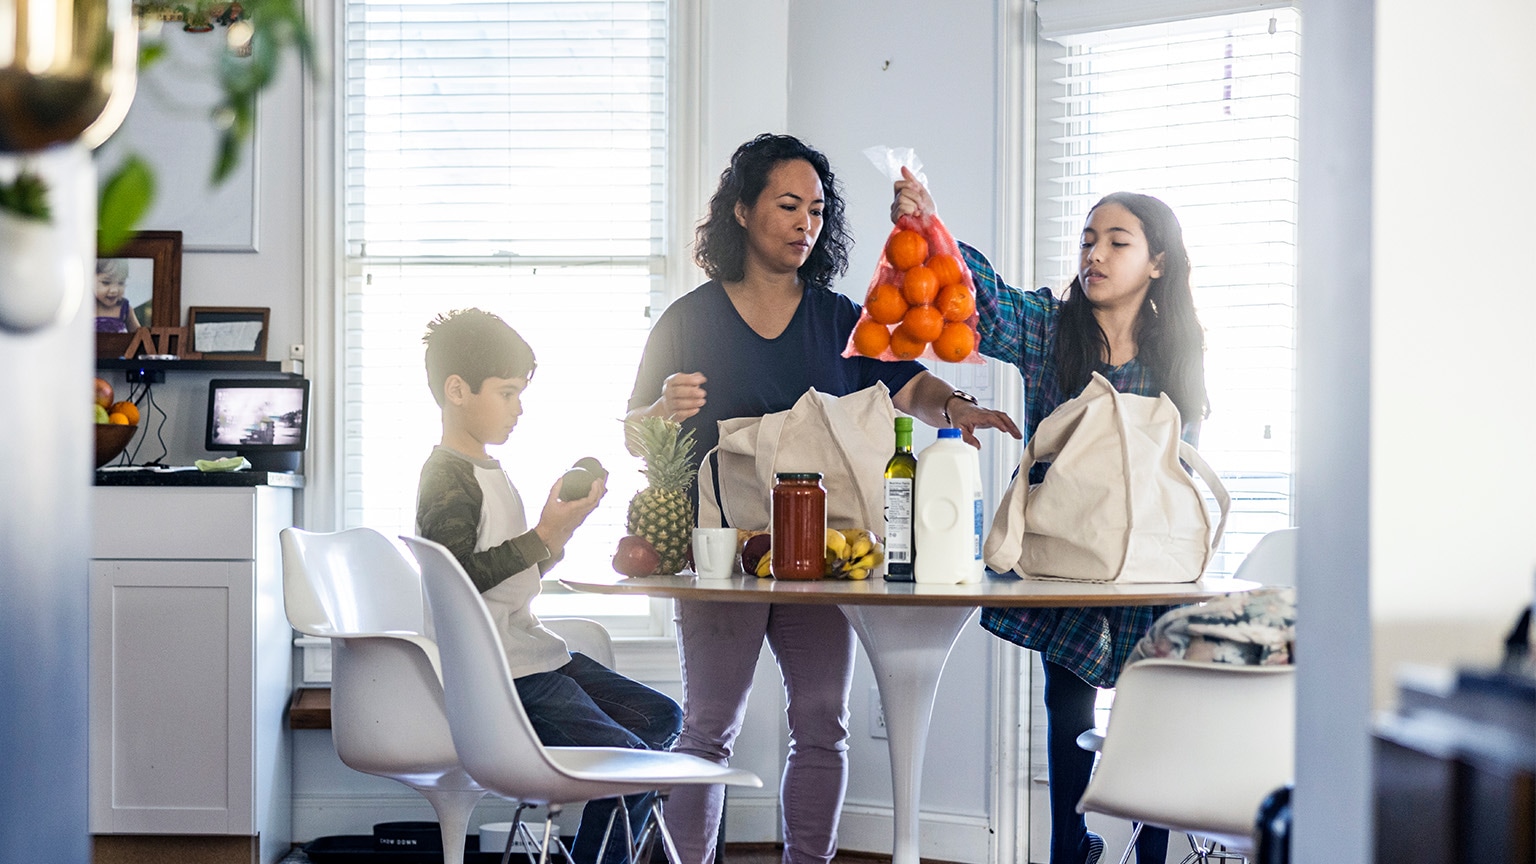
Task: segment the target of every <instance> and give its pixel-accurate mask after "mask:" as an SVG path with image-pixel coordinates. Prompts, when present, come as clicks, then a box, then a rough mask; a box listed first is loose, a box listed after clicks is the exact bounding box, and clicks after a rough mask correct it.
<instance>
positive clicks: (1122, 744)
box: [1077, 528, 1297, 864]
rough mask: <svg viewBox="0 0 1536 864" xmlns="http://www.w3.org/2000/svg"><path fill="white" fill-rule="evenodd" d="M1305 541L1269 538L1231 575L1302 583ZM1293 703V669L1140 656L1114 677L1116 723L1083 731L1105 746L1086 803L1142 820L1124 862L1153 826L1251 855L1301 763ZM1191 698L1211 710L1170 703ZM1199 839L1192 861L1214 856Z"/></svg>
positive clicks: (1289, 532) (1091, 745)
mask: <svg viewBox="0 0 1536 864" xmlns="http://www.w3.org/2000/svg"><path fill="white" fill-rule="evenodd" d="M1296 540H1297V529H1296V528H1282V529H1279V530H1277V531H1271V532H1270V533H1268V534H1265V535H1264V536H1263V537H1261V538H1260V539H1259V542H1258V543H1257V544H1255V545H1254V547H1253V549H1252V551H1250V552H1249V553H1248V555H1247V557H1245V558H1244V559H1243V563H1242V564H1240V565H1238V568H1237V572H1235V573H1233V574H1232V575H1233V577H1234V578H1238V579H1247V580H1250V581H1253V582H1260V583H1263V584H1264V585H1268V586H1280V587H1289V586H1294V585H1295V584H1296ZM1295 700H1296V683H1295V667H1294V666H1235V665H1230V664H1223V663H1197V662H1189V661H1184V660H1142V661H1139V662H1137V663H1132V664H1131V665H1129V666H1127V667H1125V671H1124V672H1122V673H1120V679H1119V680H1118V681H1117V682H1116V683H1115V705H1114V708H1113V709H1112V710H1111V711H1110V715H1109V728H1108V730H1106V732H1105V733H1104V734H1103V735H1102V736H1101V735H1100V734H1099V733H1098V732H1097V731H1096V730H1093V729H1089V730H1088V731H1086V732H1084V733H1083V734H1081V735H1079V736H1078V739H1077V740H1078V746H1080V747H1082V748H1084V749H1086V750H1096V751H1099V752H1100V754H1101V755H1100V757H1099V764H1098V766H1097V767H1096V768H1095V769H1094V775H1093V779H1092V780H1091V781H1090V782H1089V784H1088V791H1087V792H1086V793H1084V795H1083V798H1082V800H1081V801H1080V802H1079V803H1078V806H1077V809H1078V811H1079V812H1082V813H1103V814H1106V815H1109V816H1116V817H1120V818H1124V819H1129V820H1131V821H1133V822H1136V823H1137V825H1136V829H1135V833H1133V834H1132V835H1131V843H1130V846H1128V847H1127V848H1126V850H1125V854H1124V855H1122V856H1121V858H1120V862H1121V864H1125V862H1126V861H1128V860H1129V859H1130V855H1131V850H1132V849H1133V848H1134V847H1135V845H1136V835H1137V834H1139V833H1140V832H1141V826H1142V824H1144V823H1145V824H1152V825H1157V826H1160V827H1163V828H1168V829H1171V830H1174V831H1180V832H1183V833H1186V834H1190V835H1199V836H1201V837H1204V838H1206V839H1209V840H1212V841H1214V842H1216V843H1220V844H1221V845H1222V846H1223V847H1224V848H1226V849H1228V850H1230V851H1232V852H1235V853H1237V854H1238V855H1242V856H1245V857H1246V856H1248V855H1250V854H1251V853H1252V851H1253V847H1254V837H1253V832H1254V828H1255V826H1256V820H1257V816H1258V810H1259V805H1260V804H1261V803H1262V802H1263V800H1264V798H1265V797H1266V796H1268V795H1269V794H1270V793H1271V792H1273V791H1274V790H1276V789H1277V788H1279V787H1281V786H1283V785H1285V784H1287V783H1289V782H1291V779H1292V776H1293V773H1294V771H1295V768H1294V765H1295V723H1296V713H1295ZM1188 705H1195V706H1211V710H1210V711H1209V712H1203V711H1195V712H1190V711H1187V710H1176V709H1173V708H1170V707H1169V706H1188ZM1190 844H1191V846H1192V847H1193V848H1194V850H1195V851H1194V852H1193V853H1191V855H1190V857H1189V858H1186V859H1185V860H1186V861H1188V860H1191V859H1197V860H1205V859H1206V858H1207V857H1208V856H1211V855H1212V853H1210V852H1209V851H1208V850H1207V849H1206V848H1205V847H1203V846H1200V845H1198V844H1196V842H1195V838H1194V836H1191V837H1190ZM1216 855H1217V857H1231V856H1226V855H1222V854H1220V853H1216Z"/></svg>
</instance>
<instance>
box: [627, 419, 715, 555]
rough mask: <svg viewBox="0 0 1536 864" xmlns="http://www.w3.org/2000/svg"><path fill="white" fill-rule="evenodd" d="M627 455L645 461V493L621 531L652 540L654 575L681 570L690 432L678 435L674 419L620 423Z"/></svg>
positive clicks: (689, 518)
mask: <svg viewBox="0 0 1536 864" xmlns="http://www.w3.org/2000/svg"><path fill="white" fill-rule="evenodd" d="M624 426H625V429H624V434H625V435H626V436H627V438H628V440H629V444H630V450H632V451H633V452H635V453H637V454H639V456H640V458H641V459H644V460H645V468H644V469H642V470H641V472H640V473H642V474H644V475H645V479H646V482H647V483H648V484H649V485H648V486H646V488H644V489H641V490H640V491H639V492H636V493H635V497H634V498H631V499H630V501H629V519H628V521H627V522H626V526H627V528H628V530H629V533H631V534H638V535H640V536H641V537H644V538H645V539H647V540H649V541H651V545H652V546H654V547H656V552H657V554H659V555H660V556H661V563H660V564H658V565H656V572H657V573H661V574H672V573H677V572H679V571H681V570H682V569H683V566H684V564H685V563H686V558H687V555H688V545H689V543H690V542H691V541H692V537H693V502H692V501H691V500H689V498H688V486H689V485H690V484H692V483H693V478H694V475H695V474H697V473H698V469H696V468H695V467H694V466H693V432H692V431H691V430H690V431H689V432H688V433H687V434H685V435H684V434H680V433H681V432H682V429H683V426H682V424H681V423H678V422H677V421H675V420H666V419H663V418H661V417H646V418H644V419H641V420H628V421H625V423H624Z"/></svg>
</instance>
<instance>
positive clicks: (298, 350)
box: [288, 342, 304, 360]
mask: <svg viewBox="0 0 1536 864" xmlns="http://www.w3.org/2000/svg"><path fill="white" fill-rule="evenodd" d="M288 359H289V360H303V359H304V344H303V343H301V342H295V343H294V344H292V345H289V346H288Z"/></svg>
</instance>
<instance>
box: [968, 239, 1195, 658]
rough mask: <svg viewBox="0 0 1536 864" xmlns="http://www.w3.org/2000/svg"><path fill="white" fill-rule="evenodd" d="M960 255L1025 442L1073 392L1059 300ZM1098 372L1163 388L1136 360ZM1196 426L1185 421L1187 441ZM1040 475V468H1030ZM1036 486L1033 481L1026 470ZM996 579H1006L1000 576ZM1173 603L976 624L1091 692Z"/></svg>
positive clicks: (1001, 616)
mask: <svg viewBox="0 0 1536 864" xmlns="http://www.w3.org/2000/svg"><path fill="white" fill-rule="evenodd" d="M960 253H961V255H962V256H964V258H965V263H966V266H968V267H970V268H971V276H972V278H973V279H974V280H975V282H976V309H977V311H978V313H979V314H980V316H981V326H980V328H979V331H980V334H979V335H980V336H981V346H980V350H981V353H982V354H984V355H986V356H988V357H993V358H996V359H998V360H1001V361H1003V362H1005V363H1009V364H1012V365H1013V366H1015V367H1017V368H1018V370H1019V374H1020V375H1021V376H1023V379H1024V423H1023V426H1024V440H1026V441H1028V440H1029V439H1030V438H1031V437H1032V436H1033V435H1034V434H1035V428H1036V427H1037V426H1039V425H1040V421H1041V420H1043V419H1045V417H1046V416H1048V415H1049V414H1050V413H1051V412H1052V411H1054V410H1056V406H1058V405H1060V404H1061V403H1062V402H1065V401H1067V399H1069V398H1071V397H1072V396H1076V395H1077V394H1076V393H1071V394H1064V393H1062V391H1061V385H1060V384H1059V383H1058V382H1057V380H1056V356H1055V341H1056V323H1057V321H1058V320H1059V319H1060V317H1061V301H1060V300H1058V299H1057V298H1056V297H1055V296H1054V295H1052V294H1051V292H1050V289H1048V288H1041V289H1039V290H1037V291H1032V292H1025V291H1020V290H1018V289H1015V288H1011V287H1009V286H1008V285H1006V284H1004V283H1003V281H1002V280H1001V279H999V278H998V275H997V271H996V270H995V269H994V268H993V267H992V263H991V262H990V261H988V260H987V259H986V256H984V255H982V254H981V253H980V252H977V251H976V250H975V249H973V248H971V247H970V246H967V245H965V244H964V243H961V244H960ZM1098 371H1099V373H1100V374H1101V375H1103V376H1104V377H1105V378H1107V379H1109V383H1111V384H1113V385H1114V387H1115V389H1116V390H1119V391H1120V392H1122V393H1135V394H1138V395H1143V396H1156V395H1157V394H1158V392H1159V391H1160V390H1161V389H1162V388H1160V387H1158V386H1157V384H1156V383H1155V382H1154V381H1153V380H1152V375H1151V373H1150V371H1149V370H1147V369H1146V368H1145V367H1143V366H1142V364H1141V362H1140V361H1138V360H1134V359H1133V360H1131V361H1130V362H1129V363H1126V364H1124V365H1121V366H1107V365H1101V366H1100V367H1099V369H1098ZM1195 428H1197V424H1186V426H1185V432H1184V437H1185V438H1190V437H1191V435H1192V434H1193V430H1194V429H1195ZM1035 471H1036V472H1040V473H1043V472H1044V467H1043V466H1039V465H1037V466H1035ZM1031 479H1032V480H1033V481H1035V482H1038V480H1039V476H1038V475H1037V474H1035V473H1034V472H1032V473H1031ZM1001 578H1008V577H1007V576H1003V577H1001ZM1171 608H1174V607H1171V606H1112V607H1090V608H1082V609H982V610H981V626H983V627H985V628H986V629H987V630H989V631H991V632H992V633H993V634H995V635H997V636H1000V637H1002V638H1003V639H1007V640H1008V641H1009V642H1012V643H1014V644H1016V645H1022V646H1023V647H1025V648H1029V649H1031V650H1034V651H1039V652H1040V653H1041V654H1044V655H1045V658H1046V659H1047V660H1050V661H1052V662H1054V663H1058V664H1060V665H1062V666H1065V667H1067V668H1068V669H1070V670H1072V671H1073V672H1074V673H1076V674H1077V676H1078V677H1079V678H1082V679H1083V680H1084V681H1086V682H1088V683H1089V684H1092V685H1093V686H1095V687H1113V686H1114V684H1115V679H1116V678H1118V677H1120V670H1121V669H1122V668H1124V666H1125V662H1126V660H1127V658H1129V657H1130V654H1131V649H1132V648H1134V647H1136V642H1137V640H1139V639H1140V638H1141V637H1142V636H1143V635H1145V634H1146V633H1147V631H1148V630H1149V629H1151V626H1152V622H1153V621H1155V620H1157V618H1158V616H1160V615H1162V614H1163V613H1164V612H1167V611H1168V610H1169V609H1171Z"/></svg>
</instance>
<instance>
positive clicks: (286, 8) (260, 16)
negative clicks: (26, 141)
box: [0, 0, 315, 252]
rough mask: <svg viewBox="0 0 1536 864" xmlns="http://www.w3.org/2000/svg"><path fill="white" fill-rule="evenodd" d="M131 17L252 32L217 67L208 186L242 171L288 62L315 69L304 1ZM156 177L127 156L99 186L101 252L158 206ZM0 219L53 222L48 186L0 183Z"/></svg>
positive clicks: (31, 177) (31, 181)
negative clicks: (295, 58) (4, 215)
mask: <svg viewBox="0 0 1536 864" xmlns="http://www.w3.org/2000/svg"><path fill="white" fill-rule="evenodd" d="M134 12H135V14H136V15H137V16H138V17H139V19H140V20H141V21H148V20H160V21H173V22H174V21H180V22H184V24H185V26H188V27H189V28H191V29H196V30H201V29H211V28H212V26H213V24H214V23H218V24H223V25H225V26H227V27H236V26H240V27H243V28H246V29H248V30H249V39H248V40H246V41H245V43H244V44H243V45H240V46H237V48H236V49H234V50H231V51H229V52H227V53H225V54H224V55H223V56H222V57H221V59H220V62H219V70H218V81H219V89H220V94H221V96H220V100H219V103H218V104H217V105H216V106H215V107H214V109H213V111H212V112H211V116H210V117H209V122H211V123H213V124H214V126H215V127H216V128H217V129H218V130H219V138H218V144H217V147H218V153H217V155H216V158H215V160H214V169H213V176H212V177H210V178H209V182H210V183H211V184H213V185H218V184H219V183H222V182H223V181H224V180H225V179H226V178H228V177H229V175H230V173H231V172H232V171H234V169H235V166H237V165H239V164H240V159H241V157H242V155H243V151H244V148H245V146H246V144H247V143H248V142H249V141H250V137H251V131H252V129H253V128H254V124H255V118H256V98H257V96H259V95H260V94H261V92H262V91H263V90H265V89H266V88H267V87H268V86H269V85H270V84H271V83H272V81H273V79H274V78H275V77H276V75H277V71H278V68H279V66H280V65H281V62H282V59H283V57H284V56H285V55H286V54H287V53H288V52H289V51H296V52H298V55H299V58H300V60H301V61H302V63H303V65H304V67H305V68H306V69H313V68H314V65H315V63H314V46H313V44H312V42H311V40H310V35H309V29H308V27H307V26H306V25H305V23H304V14H303V9H302V7H301V4H300V2H299V0H245V2H244V3H241V2H227V0H225V2H215V0H187V2H179V3H177V2H166V0H140V2H138V3H135V4H134ZM164 55H165V46H164V45H161V44H159V43H154V42H146V43H145V44H143V45H141V46H140V49H139V70H140V71H141V72H142V71H143V70H144V69H147V68H149V67H150V66H152V65H153V64H154V63H155V62H156V61H158V60H159V59H161V58H162V57H164ZM154 196H155V177H154V171H153V169H151V168H150V166H149V164H148V163H147V162H146V161H145V160H144V159H143V158H141V157H139V156H138V155H137V154H129V155H128V156H127V157H126V158H125V159H124V160H123V162H122V164H121V165H120V166H118V168H117V170H115V171H114V172H113V173H112V176H110V177H108V178H107V180H106V182H105V183H104V184H103V185H102V190H101V200H100V202H99V209H98V213H99V215H98V225H99V227H100V239H99V241H98V242H99V244H100V246H101V248H102V249H103V250H105V251H107V252H111V251H112V250H115V249H116V248H118V247H119V246H121V245H122V243H123V242H125V241H126V240H127V239H128V238H129V237H130V236H132V234H133V232H134V230H135V229H136V228H137V227H138V224H139V220H141V219H142V218H143V217H144V214H145V213H146V212H148V210H149V206H150V204H151V203H153V202H154ZM0 211H5V212H9V213H13V214H15V215H18V216H21V217H23V218H28V219H42V220H47V219H48V218H49V210H48V202H47V186H46V184H44V183H43V181H42V180H41V178H39V177H37V175H36V174H34V173H32V172H30V171H26V170H23V171H22V172H21V173H20V174H19V175H18V176H17V178H16V180H14V181H12V182H11V183H0Z"/></svg>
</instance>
